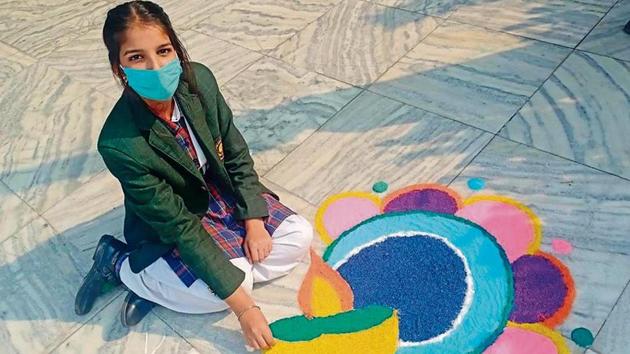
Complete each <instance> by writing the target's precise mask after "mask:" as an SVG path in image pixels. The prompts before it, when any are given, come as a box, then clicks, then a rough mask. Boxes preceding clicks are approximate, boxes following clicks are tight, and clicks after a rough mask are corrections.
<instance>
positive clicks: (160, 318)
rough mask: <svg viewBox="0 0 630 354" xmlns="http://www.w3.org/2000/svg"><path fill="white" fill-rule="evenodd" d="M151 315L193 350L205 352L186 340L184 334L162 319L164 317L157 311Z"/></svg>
mask: <svg viewBox="0 0 630 354" xmlns="http://www.w3.org/2000/svg"><path fill="white" fill-rule="evenodd" d="M151 313H153V315H154V316H155V317H157V319H158V320H159V321H161V322H162V323H164V325H166V327H168V328H170V329H171V331H173V332H175V334H177V336H179V338H181V339H183V340H184V342H186V343H188V345H190V346H191V347H192V348H193V349H195V350H196V351H198V352H200V353H203V351H202V350H201V349H200V348H197V347H196V346H195V345H194V344H193V343H192V342H191V341H190V340H188V338H186V336H184V335H183V334H181V333H179V331H178V330H177V329H176V328H175V327H174V326H172V325H171V324H170V323H168V321H166V319H164V318H162V316H160V315H159V314H158V313H157V312H156V311H153V310H151Z"/></svg>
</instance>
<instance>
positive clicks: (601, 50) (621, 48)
mask: <svg viewBox="0 0 630 354" xmlns="http://www.w3.org/2000/svg"><path fill="white" fill-rule="evenodd" d="M628 21H630V1H628V0H620V1H619V2H618V3H617V5H615V7H613V8H612V9H611V10H610V12H609V13H608V14H607V15H606V16H605V17H604V19H603V20H602V21H601V22H600V23H599V24H598V25H597V26H596V27H595V28H594V29H593V31H591V33H589V35H588V36H587V37H586V38H585V39H584V41H583V42H582V43H581V44H580V46H579V49H583V50H587V51H589V52H593V53H596V54H601V55H607V56H611V57H613V58H617V59H622V60H626V61H630V35H629V34H627V33H625V32H623V27H624V26H625V25H626V23H628Z"/></svg>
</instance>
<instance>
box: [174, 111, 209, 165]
mask: <svg viewBox="0 0 630 354" xmlns="http://www.w3.org/2000/svg"><path fill="white" fill-rule="evenodd" d="M181 118H183V119H184V122H185V123H186V129H187V130H188V135H190V139H191V140H192V143H193V148H194V149H195V152H196V153H197V159H198V160H199V165H201V172H203V173H205V172H206V162H207V159H206V155H204V153H203V150H201V146H200V145H199V142H198V141H197V138H196V137H195V133H194V132H193V131H192V129H191V128H190V124H188V121H187V120H186V116H184V115H183V114H182V113H181V111H180V110H179V107H178V106H177V100H175V99H173V115H172V116H171V122H174V123H177V122H179V120H180V119H181Z"/></svg>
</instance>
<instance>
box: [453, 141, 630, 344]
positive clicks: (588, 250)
mask: <svg viewBox="0 0 630 354" xmlns="http://www.w3.org/2000/svg"><path fill="white" fill-rule="evenodd" d="M472 177H482V178H484V179H486V186H487V188H486V189H484V190H482V191H479V192H474V193H478V194H500V195H504V196H507V197H511V198H514V199H516V200H519V201H521V202H522V203H524V204H525V205H527V206H528V207H530V208H531V209H532V210H533V211H534V213H536V215H538V217H539V218H540V219H541V221H542V224H543V245H542V250H543V251H546V252H553V251H552V248H551V245H550V243H551V240H552V239H553V238H561V239H565V240H567V241H569V242H570V243H571V244H572V245H573V252H572V253H571V254H569V255H557V257H558V258H559V259H560V260H561V261H562V262H563V263H564V264H565V265H567V267H568V268H569V270H570V271H571V274H572V276H573V279H574V281H575V284H576V298H575V302H574V305H573V308H572V312H571V314H570V315H569V317H568V318H567V320H566V321H565V322H564V323H563V324H562V325H561V326H560V330H561V332H562V333H563V334H564V335H565V336H567V337H570V334H571V331H572V330H573V329H575V328H576V327H585V328H588V329H589V330H591V331H592V332H593V333H596V332H597V331H598V330H599V328H601V326H602V325H603V323H604V320H605V319H606V318H607V316H608V314H609V312H610V311H611V309H612V307H613V306H614V304H615V302H616V300H617V298H618V297H619V295H620V294H621V291H622V290H623V289H624V287H625V286H626V284H627V283H628V280H630V238H628V237H627V232H626V230H628V228H629V227H630V182H628V181H626V180H623V179H621V178H619V177H615V176H612V175H609V174H606V173H603V172H600V171H597V170H594V169H591V168H589V167H586V166H583V165H579V164H577V163H575V162H572V161H568V160H566V159H563V158H560V157H556V156H552V155H549V154H547V153H545V152H542V151H539V150H535V149H533V148H530V147H527V146H524V145H522V144H518V143H515V142H511V141H508V140H505V139H503V138H501V137H496V138H495V139H494V140H493V141H492V142H491V143H490V144H489V145H488V147H487V148H486V149H484V150H483V151H482V152H481V153H480V154H479V155H478V156H477V157H476V158H475V159H474V160H473V162H472V163H471V164H470V165H469V166H468V167H466V169H464V171H463V172H462V173H461V175H460V176H459V177H458V178H457V179H456V180H455V181H454V183H453V184H452V186H453V187H454V188H455V189H456V190H458V191H459V192H460V193H461V194H462V195H464V196H468V195H471V194H473V192H472V191H470V190H469V189H468V188H467V187H466V182H467V180H468V179H469V178H472ZM626 340H628V339H626ZM628 343H630V342H627V344H628Z"/></svg>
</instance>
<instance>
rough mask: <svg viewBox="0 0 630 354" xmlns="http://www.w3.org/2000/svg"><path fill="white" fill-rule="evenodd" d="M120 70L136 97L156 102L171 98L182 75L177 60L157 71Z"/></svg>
mask: <svg viewBox="0 0 630 354" xmlns="http://www.w3.org/2000/svg"><path fill="white" fill-rule="evenodd" d="M122 69H123V71H124V72H125V75H127V83H128V84H129V86H131V88H132V89H133V90H134V91H136V92H137V93H138V95H140V96H142V97H144V98H148V99H151V100H156V101H166V100H168V99H169V98H171V97H173V94H174V93H175V90H176V89H177V85H178V84H179V77H180V76H181V74H182V66H181V63H180V62H179V58H175V59H173V60H171V61H170V62H169V63H168V64H166V65H164V66H163V67H161V68H159V69H157V70H147V69H133V68H122Z"/></svg>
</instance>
